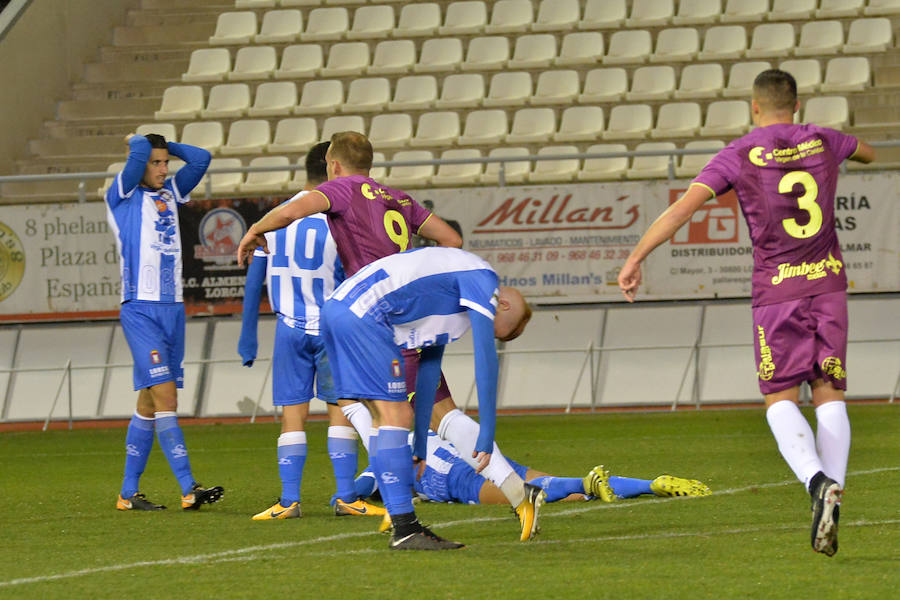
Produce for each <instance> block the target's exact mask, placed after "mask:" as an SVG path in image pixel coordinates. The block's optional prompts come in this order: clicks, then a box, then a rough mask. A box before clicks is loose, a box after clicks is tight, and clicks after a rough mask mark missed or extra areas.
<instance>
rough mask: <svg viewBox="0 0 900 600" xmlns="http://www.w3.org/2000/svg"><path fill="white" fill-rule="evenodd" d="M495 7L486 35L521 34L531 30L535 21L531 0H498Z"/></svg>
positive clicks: (486, 28)
mask: <svg viewBox="0 0 900 600" xmlns="http://www.w3.org/2000/svg"><path fill="white" fill-rule="evenodd" d="M493 5H494V6H493V10H492V11H491V20H490V22H489V23H488V24H487V25H485V27H484V32H485V33H491V34H495V33H521V32H524V31H528V29H530V28H531V24H532V22H533V21H534V8H533V7H532V5H531V0H497V1H496V2H494V3H493Z"/></svg>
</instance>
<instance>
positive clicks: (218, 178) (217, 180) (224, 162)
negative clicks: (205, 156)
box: [197, 158, 244, 194]
mask: <svg viewBox="0 0 900 600" xmlns="http://www.w3.org/2000/svg"><path fill="white" fill-rule="evenodd" d="M243 166H244V165H243V163H242V162H241V159H239V158H214V159H212V160H211V161H210V162H209V171H212V170H216V169H240V168H241V167H243ZM209 171H207V173H206V175H204V176H203V179H201V180H200V183H199V184H197V189H198V190H200V191H203V190H205V189H206V181H207V180H209V181H210V183H211V185H212V193H214V194H233V193H234V192H236V191H238V188H239V187H240V185H241V183H243V181H244V174H243V173H240V172H236V173H210V172H209Z"/></svg>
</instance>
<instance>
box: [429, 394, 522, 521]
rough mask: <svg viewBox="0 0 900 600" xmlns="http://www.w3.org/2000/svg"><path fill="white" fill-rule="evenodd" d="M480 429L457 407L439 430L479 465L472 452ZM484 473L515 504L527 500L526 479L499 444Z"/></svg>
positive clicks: (472, 461)
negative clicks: (519, 473) (504, 454)
mask: <svg viewBox="0 0 900 600" xmlns="http://www.w3.org/2000/svg"><path fill="white" fill-rule="evenodd" d="M479 431H480V428H479V426H478V423H476V422H475V421H474V420H473V419H472V418H471V417H468V416H466V414H465V413H463V412H462V411H461V410H459V409H458V408H454V409H453V410H451V411H450V412H448V413H447V414H446V415H444V418H443V419H441V424H440V425H439V426H438V432H437V433H438V435H439V436H440V437H441V438H442V439H445V440H447V441H449V442H450V443H451V444H453V445H454V446H456V449H457V450H459V453H460V455H462V458H463V460H464V461H466V463H468V465H469V466H471V467H472V468H478V464H477V463H476V462H475V459H474V458H472V452H473V451H474V450H475V442H477V441H478V432H479ZM481 474H482V475H483V476H484V477H485V478H486V479H488V480H489V481H490V482H491V483H493V484H494V485H496V486H497V487H498V488H500V491H502V492H503V495H504V496H506V499H507V500H509V503H510V504H511V505H512V506H518V505H519V504H521V503H522V501H523V500H524V499H525V488H524V484H525V482H524V481H522V478H521V477H519V476H518V475H517V474H516V472H515V471H513V468H512V467H511V466H510V464H509V463H508V462H507V461H506V458H504V457H503V453H502V452H500V448H498V447H497V444H496V443H495V444H494V451H493V452H492V453H491V461H490V462H489V463H488V466H487V467H485V469H484V471H482V472H481Z"/></svg>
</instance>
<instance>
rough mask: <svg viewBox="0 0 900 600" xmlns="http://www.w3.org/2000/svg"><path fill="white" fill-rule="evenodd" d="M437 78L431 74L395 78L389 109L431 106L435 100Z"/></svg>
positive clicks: (415, 108)
mask: <svg viewBox="0 0 900 600" xmlns="http://www.w3.org/2000/svg"><path fill="white" fill-rule="evenodd" d="M437 96H438V87H437V79H435V78H434V77H433V76H432V75H410V76H408V77H401V78H400V79H398V80H397V85H396V88H395V90H394V99H393V100H392V101H391V102H389V103H388V108H389V109H390V110H419V109H424V108H431V107H432V106H434V103H435V102H436V101H437Z"/></svg>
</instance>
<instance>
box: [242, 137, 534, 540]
mask: <svg viewBox="0 0 900 600" xmlns="http://www.w3.org/2000/svg"><path fill="white" fill-rule="evenodd" d="M325 160H326V162H327V167H328V181H327V182H326V183H323V184H322V185H320V186H318V187H317V188H316V189H315V192H313V193H310V194H307V195H306V196H304V197H303V198H301V199H297V200H295V201H293V202H291V203H289V204H282V205H279V206H278V207H276V208H275V209H273V210H272V211H270V212H269V213H268V214H266V216H264V217H263V218H262V219H261V220H260V221H259V222H257V223H255V224H254V225H253V226H251V227H250V229H249V230H248V231H247V234H246V235H245V236H244V238H243V239H242V240H241V243H240V245H239V246H238V263H239V264H242V265H243V264H245V263H246V262H249V259H250V257H251V254H252V253H253V251H254V249H255V248H256V247H258V246H262V247H263V249H265V250H266V252H268V248H267V246H266V244H265V238H264V236H263V235H262V234H264V233H265V232H267V231H271V230H274V229H280V228H282V227H285V226H287V225H288V224H290V223H291V222H292V221H294V220H296V219H299V218H302V217H305V216H308V215H311V214H314V213H317V212H324V213H326V214H327V215H328V224H329V227H330V229H331V233H332V235H333V236H334V239H335V242H336V243H337V249H338V254H339V256H340V258H341V263H342V264H343V266H344V272H345V273H346V274H347V276H348V277H349V276H351V275H353V274H354V273H356V271H358V270H359V269H361V268H362V267H364V266H366V265H368V264H369V263H371V262H372V261H374V260H377V259H379V258H383V257H385V256H388V255H391V254H395V253H397V252H403V251H404V250H408V249H409V248H410V235H411V234H416V235H419V236H421V237H424V238H428V239H431V240H434V241H435V242H437V243H438V245H440V246H447V247H454V248H459V247H461V246H462V239H461V238H460V236H459V234H458V233H457V232H456V231H455V230H454V229H453V228H452V227H451V226H450V225H448V224H447V223H446V222H445V221H444V220H442V219H441V218H440V217H438V216H437V215H435V214H433V213H432V212H430V211H428V210H427V209H425V208H424V207H422V206H421V205H420V204H419V203H418V202H416V201H415V200H413V199H412V198H411V197H410V196H409V195H408V194H406V193H404V192H402V191H400V190H395V189H391V188H388V187H386V186H383V185H381V184H380V183H378V182H377V181H375V180H373V179H371V178H370V177H369V176H368V175H369V170H370V168H371V166H372V145H371V143H370V142H369V140H368V139H367V138H366V137H365V136H364V135H362V134H360V133H355V132H340V133H336V134H334V135H333V136H332V138H331V145H330V146H329V148H328V153H327V154H326V157H325ZM403 356H404V366H405V368H407V369H412V370H415V369H417V368H418V358H419V357H418V354H417V352H416V351H415V350H408V351H404V353H403ZM434 401H435V406H434V414H435V415H437V416H438V418H440V419H442V426H441V428H440V430H439V432H438V433H439V434H440V435H441V436H442V437H444V438H446V439H449V440H450V441H451V442H453V444H454V445H455V446H456V447H457V448H458V449H459V450H460V451H461V453H462V455H463V456H464V457H465V459H466V460H467V462H469V464H470V465H472V466H473V467H476V468H477V469H478V471H479V472H481V471H482V469H483V470H484V475H485V476H486V477H487V478H488V479H489V480H491V481H492V482H494V483H495V484H496V485H497V487H499V488H500V489H501V490H503V492H504V494H505V495H506V497H507V499H508V500H509V502H510V505H511V506H512V507H513V509H514V510H515V512H516V515H517V517H518V519H519V524H520V525H521V535H520V539H521V540H522V541H525V540H528V539H531V538H532V537H533V536H534V535H535V533H536V532H537V530H538V512H539V509H540V505H541V502H542V498H541V497H540V492H541V490H540V489H539V488H537V487H536V486H531V485H527V484H526V483H525V482H524V481H522V479H521V478H520V477H519V476H518V474H517V473H516V472H515V471H514V470H513V468H512V466H510V465H509V463H508V462H507V461H506V459H505V458H504V457H503V454H502V453H501V452H500V450H499V448H497V447H496V445H495V446H494V451H493V453H491V459H490V462H489V463H488V465H487V467H484V466H480V467H479V466H477V465H476V464H475V462H474V456H475V454H476V453H475V443H476V440H477V439H478V435H479V427H478V423H476V422H475V421H474V420H472V419H471V418H470V417H468V416H467V415H466V414H465V413H463V412H462V411H460V410H459V409H458V408H457V407H456V405H455V403H454V402H453V398H452V397H451V395H450V391H449V389H448V388H447V384H446V381H445V380H444V378H443V375H442V376H441V380H440V385H439V387H438V390H437V393H436V395H435V399H434ZM339 404H340V405H341V406H342V409H343V410H344V412H345V414H346V415H347V417H348V418H349V419H350V421H351V422H353V423H354V426H356V427H357V430H361V428H360V426H358V425H357V418H361V417H365V416H366V413H365V411H364V409H363V407H362V405H360V404H359V403H358V402H353V401H349V400H340V401H339ZM367 441H368V440H367ZM367 448H368V446H367Z"/></svg>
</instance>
